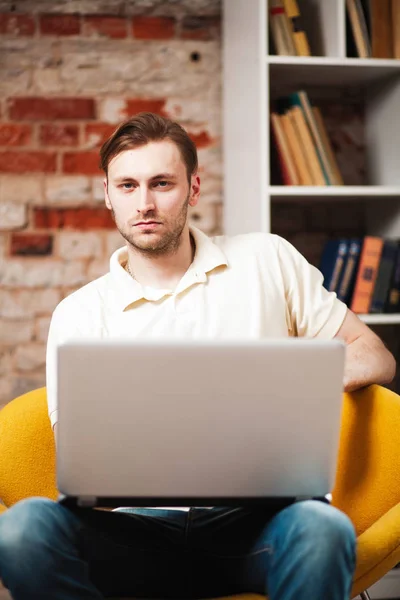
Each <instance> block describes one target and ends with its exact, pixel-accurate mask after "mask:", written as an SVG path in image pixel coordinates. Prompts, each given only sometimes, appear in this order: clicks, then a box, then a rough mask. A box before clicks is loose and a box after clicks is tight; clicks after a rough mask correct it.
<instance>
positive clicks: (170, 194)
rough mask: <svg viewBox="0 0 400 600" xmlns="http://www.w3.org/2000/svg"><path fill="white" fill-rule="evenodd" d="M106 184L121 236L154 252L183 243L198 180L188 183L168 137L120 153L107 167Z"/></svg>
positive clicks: (135, 246)
mask: <svg viewBox="0 0 400 600" xmlns="http://www.w3.org/2000/svg"><path fill="white" fill-rule="evenodd" d="M104 188H105V201H106V205H107V208H109V209H110V210H111V211H112V213H113V216H114V220H115V223H116V226H117V228H118V230H119V232H120V233H121V235H122V236H123V237H124V238H125V240H126V241H127V242H128V243H129V244H131V245H132V247H133V248H135V249H137V250H139V251H141V252H142V253H145V254H149V255H153V256H156V255H160V254H166V253H170V252H173V251H175V250H176V249H177V248H178V247H179V244H180V240H181V236H182V233H183V231H184V229H185V227H187V213H188V206H189V205H190V206H195V204H197V200H198V197H199V193H200V179H199V177H198V176H196V175H193V176H192V178H191V185H190V186H189V183H188V179H187V172H186V166H185V163H184V162H183V160H182V157H181V155H180V152H179V149H178V147H177V146H176V145H175V144H174V143H173V142H171V141H165V140H164V141H160V142H151V143H149V144H146V145H145V146H140V147H139V148H135V149H133V150H125V151H124V152H121V153H120V154H118V155H117V156H116V157H115V158H113V159H112V160H111V162H110V164H109V165H108V178H107V179H106V180H105V181H104Z"/></svg>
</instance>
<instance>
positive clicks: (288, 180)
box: [271, 113, 299, 185]
mask: <svg viewBox="0 0 400 600" xmlns="http://www.w3.org/2000/svg"><path fill="white" fill-rule="evenodd" d="M271 125H272V132H273V134H274V138H275V143H276V147H277V151H278V159H279V163H280V166H281V171H282V179H283V183H284V184H285V185H299V176H298V173H297V168H296V165H295V162H294V158H293V154H292V152H291V149H290V146H289V142H288V140H287V138H286V135H285V131H284V129H283V126H282V121H281V117H280V115H278V114H277V113H271Z"/></svg>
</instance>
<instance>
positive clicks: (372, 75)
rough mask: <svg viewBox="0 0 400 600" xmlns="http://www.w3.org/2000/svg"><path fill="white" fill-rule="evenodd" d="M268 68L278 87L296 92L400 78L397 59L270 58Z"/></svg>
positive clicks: (267, 61)
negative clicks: (313, 87) (316, 86)
mask: <svg viewBox="0 0 400 600" xmlns="http://www.w3.org/2000/svg"><path fill="white" fill-rule="evenodd" d="M266 66H267V67H269V72H270V76H271V78H272V79H273V80H274V84H275V85H278V84H282V83H286V84H288V83H290V87H295V88H299V87H304V86H306V87H307V86H315V85H318V86H333V85H334V86H340V87H347V86H352V87H353V86H360V85H369V84H372V83H377V82H379V81H384V80H385V79H388V78H391V77H393V76H396V75H399V74H400V60H395V59H388V60H385V59H375V58H366V59H361V58H340V57H330V56H309V57H301V56H274V55H269V56H267V57H266Z"/></svg>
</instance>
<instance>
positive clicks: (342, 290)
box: [337, 240, 361, 304]
mask: <svg viewBox="0 0 400 600" xmlns="http://www.w3.org/2000/svg"><path fill="white" fill-rule="evenodd" d="M360 250H361V240H351V242H350V246H349V252H348V257H347V260H346V263H345V266H344V267H343V275H342V278H341V280H340V283H339V288H338V292H337V296H338V298H339V300H341V301H342V302H344V303H345V304H349V302H350V300H351V296H352V292H353V289H354V283H355V278H356V273H357V267H358V261H359V258H360Z"/></svg>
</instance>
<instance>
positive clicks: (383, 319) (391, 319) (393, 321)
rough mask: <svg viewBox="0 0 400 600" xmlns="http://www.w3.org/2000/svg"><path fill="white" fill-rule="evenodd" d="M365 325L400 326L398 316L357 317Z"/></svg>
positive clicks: (373, 315) (399, 316)
mask: <svg viewBox="0 0 400 600" xmlns="http://www.w3.org/2000/svg"><path fill="white" fill-rule="evenodd" d="M357 316H358V317H359V318H360V319H361V321H364V323H366V324H367V325H400V314H397V313H396V314H384V315H381V314H371V315H357Z"/></svg>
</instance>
